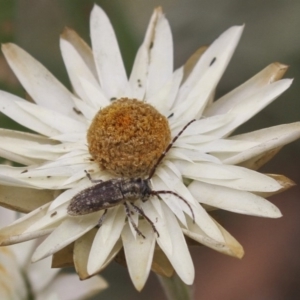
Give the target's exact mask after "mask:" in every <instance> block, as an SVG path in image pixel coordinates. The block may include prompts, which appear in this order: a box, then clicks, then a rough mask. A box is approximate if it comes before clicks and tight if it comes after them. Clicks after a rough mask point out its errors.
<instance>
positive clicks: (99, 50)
mask: <svg viewBox="0 0 300 300" xmlns="http://www.w3.org/2000/svg"><path fill="white" fill-rule="evenodd" d="M90 22H91V23H90V32H91V39H92V48H93V53H94V56H95V62H96V67H97V71H98V76H99V79H100V83H101V87H102V89H103V90H104V92H105V95H106V96H107V97H108V98H109V99H110V98H113V97H116V98H119V97H120V96H122V95H123V94H124V92H125V91H126V89H127V86H128V81H127V76H126V72H125V68H124V64H123V61H122V57H121V54H120V50H119V46H118V42H117V39H116V36H115V33H114V30H113V28H112V25H111V23H110V21H109V19H108V17H107V16H106V14H105V12H104V11H103V10H102V9H101V8H100V7H99V6H97V5H94V8H93V10H92V13H91V18H90Z"/></svg>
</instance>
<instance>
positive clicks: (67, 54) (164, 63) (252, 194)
mask: <svg viewBox="0 0 300 300" xmlns="http://www.w3.org/2000/svg"><path fill="white" fill-rule="evenodd" d="M242 31H243V27H242V26H235V27H231V28H230V29H228V30H227V31H225V32H224V33H223V34H222V35H221V36H220V37H219V38H218V39H217V40H215V41H214V42H213V43H212V44H211V46H209V47H208V48H207V49H204V48H200V50H199V51H198V52H196V53H195V55H194V56H193V57H192V58H191V59H190V60H189V61H188V62H187V63H186V65H185V66H183V67H181V68H179V69H177V70H175V71H174V72H173V45H172V35H171V30H170V27H169V24H168V22H167V20H166V18H165V17H164V15H163V13H162V11H161V9H160V8H157V9H155V11H154V14H153V15H152V18H151V20H150V23H149V26H148V29H147V33H146V36H145V39H144V42H143V43H142V45H141V47H140V48H139V50H138V53H137V56H136V59H135V62H134V65H133V69H132V72H131V75H130V78H129V79H127V76H126V72H125V69H124V65H123V62H122V58H121V55H120V51H119V48H118V44H117V41H116V37H115V34H114V31H113V29H112V26H111V24H110V22H109V20H108V18H107V16H106V15H105V13H104V12H103V11H102V10H101V8H99V7H98V6H95V7H94V9H93V11H92V14H91V40H92V50H91V49H90V48H89V46H88V45H87V44H86V43H85V42H83V41H82V40H81V39H80V37H79V36H78V35H77V34H76V33H75V32H74V31H72V30H70V29H66V30H65V31H64V33H63V34H62V37H61V43H60V45H61V51H62V55H63V59H64V62H65V65H66V68H67V71H68V74H69V77H70V80H71V82H72V86H73V88H74V94H72V93H70V92H69V91H68V90H67V89H66V88H64V87H63V86H62V85H61V84H60V83H59V82H58V81H57V80H56V79H55V78H54V77H53V76H52V75H51V74H50V73H49V72H48V71H47V70H46V69H45V68H44V67H43V66H42V65H40V64H39V63H38V62H37V61H36V60H34V59H33V58H32V57H31V56H30V55H29V54H27V53H26V52H25V51H24V50H22V49H20V48H19V47H18V46H16V45H13V44H6V45H4V46H3V52H4V55H5V57H6V59H7V61H8V63H9V65H10V66H11V68H12V69H13V71H14V73H15V74H16V76H17V77H18V78H19V80H20V82H21V83H22V85H23V86H24V88H25V89H26V91H27V93H28V94H29V95H30V96H31V98H32V99H33V100H34V101H35V104H33V103H29V102H27V101H25V100H23V99H21V98H19V97H17V96H13V95H11V94H8V93H6V92H0V104H1V105H0V110H1V111H2V112H3V113H4V114H6V115H7V116H9V117H10V118H12V119H13V120H15V121H16V122H18V123H20V124H22V125H23V126H25V127H27V128H29V129H31V130H33V131H35V132H37V134H29V133H21V132H15V131H10V130H6V129H2V130H1V145H0V155H1V156H2V157H5V158H7V159H10V160H13V161H15V162H18V163H20V164H23V165H25V166H24V167H9V166H0V182H1V184H2V186H1V189H2V195H1V199H0V200H1V202H2V205H5V206H10V207H11V208H14V209H16V210H20V211H24V212H29V211H31V212H30V213H29V214H28V215H26V216H24V217H23V218H21V219H20V220H18V221H16V222H15V223H14V224H12V225H11V226H8V227H6V228H3V229H2V230H0V242H1V244H2V245H8V244H13V243H17V242H21V241H25V240H28V239H34V238H36V237H39V236H42V235H46V234H50V235H49V236H48V237H46V239H45V240H44V241H43V242H42V243H41V244H40V245H39V246H38V248H37V249H36V251H35V253H34V255H33V260H34V261H37V260H40V259H42V258H45V257H48V256H50V255H53V254H54V261H53V264H62V265H63V264H67V263H71V264H74V265H75V268H76V270H77V272H78V274H79V276H80V278H82V279H84V278H88V277H90V276H91V275H93V274H96V273H98V272H99V271H100V270H102V269H103V268H104V267H105V266H106V265H107V264H108V263H109V262H110V261H111V260H112V259H113V258H114V257H115V256H116V255H117V254H118V253H119V256H118V257H119V258H120V253H122V252H120V250H121V249H122V247H123V249H124V254H125V258H126V264H127V267H128V270H129V273H130V276H131V279H132V281H133V283H134V285H135V287H136V288H137V289H138V290H141V289H142V288H143V286H144V284H145V282H146V280H147V277H148V275H149V272H150V269H151V268H152V269H153V270H154V271H156V272H159V273H160V274H164V275H168V276H170V275H171V274H172V272H173V268H174V270H175V271H176V272H177V274H178V275H179V277H180V278H181V279H182V280H183V281H184V282H185V283H186V284H192V283H193V280H194V266H193V263H192V260H191V256H190V253H189V250H188V247H187V243H186V239H185V237H184V235H186V236H188V237H190V238H192V239H194V240H195V241H197V242H199V243H202V244H204V245H206V246H208V247H211V248H213V249H215V250H217V251H220V252H223V253H225V254H228V255H232V256H236V257H242V256H243V253H244V252H243V248H242V246H241V245H240V244H239V243H238V242H237V241H236V240H235V239H234V238H233V237H232V236H231V235H230V234H229V233H228V232H227V231H226V230H225V229H224V228H223V227H222V226H221V225H220V224H218V223H217V222H216V221H215V220H214V219H213V218H212V217H211V216H210V215H209V214H208V213H207V210H209V209H211V208H212V207H213V208H221V209H225V210H229V211H232V212H237V213H243V214H249V215H255V216H262V217H270V218H277V217H280V216H281V213H280V211H279V210H278V208H276V207H275V206H274V205H273V204H271V203H270V202H268V201H267V200H265V199H264V197H266V196H270V195H272V194H274V193H277V192H280V191H283V190H284V189H287V188H288V187H290V186H292V184H293V183H292V182H291V181H290V180H288V179H287V178H285V177H284V176H276V175H270V174H269V175H266V174H261V173H258V172H256V171H255V170H256V169H257V168H259V167H260V166H261V165H262V164H264V163H265V162H267V161H268V160H269V159H271V158H272V156H273V155H275V154H276V152H278V150H279V149H280V148H281V147H282V146H283V145H285V144H287V143H290V142H291V141H293V140H295V139H297V138H299V136H300V125H299V123H293V124H287V125H280V126H275V127H271V128H267V129H263V130H258V131H255V132H251V133H246V134H240V135H236V136H230V135H231V133H232V132H233V131H234V130H235V129H236V128H237V127H238V126H240V125H241V124H243V123H245V122H246V121H248V120H249V119H250V118H251V117H252V116H254V115H255V114H256V113H258V112H259V111H261V110H262V109H263V108H264V107H265V106H266V105H268V104H269V103H271V102H272V101H273V100H274V99H276V98H277V97H278V96H279V95H280V94H281V93H283V92H284V91H285V90H286V89H287V88H288V87H289V86H290V84H291V82H292V80H290V79H282V80H279V79H280V78H281V77H282V76H283V74H284V73H285V70H286V69H287V67H286V66H284V65H281V64H279V63H274V64H271V65H270V66H268V67H267V68H265V69H264V70H262V71H261V72H260V73H258V74H257V75H256V76H254V77H253V78H251V79H250V80H249V81H247V82H246V83H244V84H243V85H241V86H240V87H238V88H236V89H235V90H233V91H232V92H230V93H228V94H227V95H225V96H223V97H222V98H221V99H218V100H217V101H215V102H213V96H214V91H215V89H216V86H217V84H218V82H219V80H220V78H221V76H222V74H223V73H224V71H225V69H226V67H227V65H228V63H229V61H230V59H231V56H232V54H233V52H234V50H235V48H236V45H237V43H238V41H239V39H240V36H241V34H242ZM121 98H128V99H129V100H130V99H131V100H132V99H137V100H140V101H141V103H143V102H146V103H148V104H151V105H152V106H153V107H154V108H155V109H156V110H157V111H158V112H159V113H160V114H161V115H162V116H164V117H165V118H167V119H168V123H169V128H170V132H171V136H172V137H174V136H176V135H177V133H178V132H179V131H180V130H181V129H182V127H183V126H184V125H185V124H186V123H187V122H188V121H190V120H192V119H194V118H195V119H197V120H196V121H195V122H194V123H193V124H191V125H190V126H189V127H188V128H187V129H186V130H185V131H184V133H183V134H182V136H180V138H179V139H178V140H177V142H176V143H175V144H174V147H173V148H172V149H171V150H170V151H169V152H168V154H167V156H166V157H165V158H164V160H163V161H162V163H161V164H160V165H159V167H158V168H157V170H156V172H155V174H154V176H153V178H152V180H151V182H152V187H153V189H154V190H171V191H174V192H176V193H178V194H179V195H181V196H182V197H183V198H184V199H186V201H188V203H189V204H190V205H191V206H192V209H193V212H194V214H195V224H193V222H192V218H191V211H190V210H189V208H188V207H187V206H186V205H185V203H182V201H180V199H178V198H177V197H175V196H173V195H161V200H159V199H157V198H155V197H152V198H151V199H150V200H149V201H147V202H145V203H142V202H141V201H140V200H138V201H136V202H135V204H136V205H138V206H140V207H141V208H142V209H143V211H144V212H145V214H146V215H147V216H148V217H149V218H150V219H151V220H152V221H153V222H154V225H155V227H156V229H157V230H158V232H159V237H157V236H156V234H154V232H153V230H152V228H151V226H150V225H149V224H148V223H147V222H146V221H145V220H144V219H141V220H139V216H138V214H133V215H132V218H133V219H134V221H135V222H136V223H137V224H138V228H139V230H140V231H141V232H142V233H143V234H144V235H145V236H146V239H143V238H142V237H140V236H138V235H137V233H136V231H135V229H134V228H133V226H132V225H131V223H130V222H127V221H126V215H125V212H124V207H123V205H117V206H115V207H112V208H110V209H109V210H108V213H107V215H106V218H105V220H104V222H103V225H102V226H101V227H100V228H99V229H97V228H95V226H96V225H97V224H98V221H99V218H100V217H101V216H102V214H103V210H101V211H98V212H94V213H91V214H88V215H83V216H78V217H71V216H69V215H68V214H67V207H68V205H69V203H70V200H71V199H72V197H73V196H74V195H76V194H77V193H78V192H80V191H82V190H83V189H84V188H86V187H88V186H90V185H91V182H90V181H89V180H88V178H87V177H86V174H85V170H87V171H88V172H89V173H90V174H91V176H92V178H93V179H102V180H109V179H111V178H114V177H115V176H116V175H112V173H115V174H118V172H119V171H120V170H119V169H118V164H119V162H120V163H121V162H122V161H121V160H119V161H118V159H119V158H120V157H119V156H116V155H113V156H111V157H110V158H107V157H108V156H105V157H104V158H103V157H101V158H100V160H102V159H107V160H110V159H112V160H114V162H113V165H114V168H113V170H110V169H109V168H110V164H109V163H107V164H105V166H104V167H105V168H106V169H107V170H103V168H100V167H99V164H98V163H97V162H96V161H95V160H94V158H93V157H92V155H91V154H90V153H89V150H88V146H87V132H88V130H90V128H89V126H90V124H91V122H92V120H93V118H94V117H95V115H96V114H97V113H98V112H99V110H101V108H104V107H106V106H108V105H110V104H111V103H112V102H113V101H115V100H117V99H121ZM120 111H121V112H122V110H120ZM100 113H101V111H100ZM122 118H124V119H122V120H124V122H123V121H122V126H124V130H125V129H126V130H128V134H129V133H130V134H131V131H135V130H136V129H137V128H136V127H134V126H135V125H134V124H135V120H134V119H132V117H129V116H127V115H126V116H123V117H122ZM145 118H146V119H147V118H148V115H147V114H146V115H145ZM147 120H148V119H147ZM125 121H126V122H125ZM128 124H130V126H128ZM139 124H144V123H143V122H142V123H139ZM155 124H156V123H155ZM108 125H110V124H108ZM125 126H127V127H126V128H125ZM131 126H132V127H131ZM149 128H152V127H151V126H150V127H149ZM121 129H122V127H121ZM143 131H144V135H143V136H142V137H143V138H144V141H147V134H148V132H147V130H144V129H143ZM139 134H140V133H139ZM134 137H135V138H138V137H140V135H139V136H134ZM115 138H119V136H115ZM122 138H123V137H122ZM120 140H122V139H121V137H120ZM166 140H167V138H166ZM122 141H124V140H122ZM130 141H131V140H130ZM100 142H101V141H100ZM106 142H107V141H103V143H106ZM121 144H122V143H121ZM140 144H143V143H140ZM122 145H123V144H122ZM136 147H139V145H138V144H133V146H132V149H133V150H132V151H134V150H135V148H136ZM139 149H140V148H139ZM109 150H110V149H109ZM113 150H115V149H113ZM121 154H123V153H121ZM121 154H120V155H121ZM156 155H157V153H156V154H154V156H153V158H152V159H153V162H152V161H151V160H150V163H152V165H153V163H155V160H157V157H156ZM128 159H130V153H129V154H128ZM140 159H141V162H144V161H143V156H141V158H140ZM99 163H100V162H99ZM133 166H134V164H132V166H130V167H133ZM123 167H124V165H123ZM150 167H151V165H148V167H147V168H150ZM122 170H123V169H122ZM126 170H127V169H125V171H126ZM147 170H148V169H147ZM122 172H123V171H122ZM122 172H121V171H120V172H119V173H121V174H122ZM139 172H140V170H138V171H137V172H136V173H135V172H133V173H131V171H130V172H129V174H135V175H133V176H138V175H136V174H140V173H139ZM118 176H120V175H118ZM127 176H128V174H127ZM143 176H145V174H143ZM183 178H184V179H185V180H187V181H185V183H186V184H187V183H188V184H189V185H188V186H187V185H186V184H184V182H183ZM54 198H55V199H54ZM52 199H54V200H53V202H49V201H50V200H52ZM87 201H88V199H87ZM202 204H203V205H202ZM34 208H36V209H35V210H34ZM67 246H68V247H70V249H71V251H70V252H69V253H72V254H71V255H72V257H71V259H70V261H68V262H66V261H64V260H67V258H66V257H67V256H65V253H64V255H63V256H62V255H61V256H60V254H59V253H62V252H63V251H67V250H66V249H68V247H67ZM121 256H122V255H121ZM68 257H70V255H69V256H68ZM59 261H60V262H59Z"/></svg>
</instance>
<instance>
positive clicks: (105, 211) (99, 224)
mask: <svg viewBox="0 0 300 300" xmlns="http://www.w3.org/2000/svg"><path fill="white" fill-rule="evenodd" d="M106 214H107V209H105V210H104V213H103V215H102V216H101V217H100V219H99V221H98V224H97V226H98V228H100V227H101V226H102V224H103V221H104V219H105V216H106Z"/></svg>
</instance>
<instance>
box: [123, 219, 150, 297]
mask: <svg viewBox="0 0 300 300" xmlns="http://www.w3.org/2000/svg"><path fill="white" fill-rule="evenodd" d="M139 230H140V231H141V232H142V233H143V234H144V235H145V237H146V238H145V239H144V238H143V237H140V236H137V238H134V236H133V235H132V233H131V230H130V228H129V225H128V224H127V225H126V226H125V227H124V230H123V231H122V241H123V247H124V252H125V257H126V263H127V267H128V271H129V274H130V278H131V280H132V282H133V284H134V286H135V288H136V289H137V290H138V291H140V290H142V288H143V287H144V285H145V283H146V281H147V278H148V276H149V272H150V268H151V264H152V259H153V253H154V246H155V237H154V232H153V230H152V228H151V226H149V224H148V223H147V222H146V221H144V220H142V221H141V222H140V224H139Z"/></svg>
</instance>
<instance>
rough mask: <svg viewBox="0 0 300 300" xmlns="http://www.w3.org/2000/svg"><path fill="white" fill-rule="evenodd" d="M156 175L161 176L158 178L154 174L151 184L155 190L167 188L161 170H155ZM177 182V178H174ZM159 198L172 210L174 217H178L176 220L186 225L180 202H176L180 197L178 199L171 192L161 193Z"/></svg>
mask: <svg viewBox="0 0 300 300" xmlns="http://www.w3.org/2000/svg"><path fill="white" fill-rule="evenodd" d="M157 175H158V176H159V175H160V177H161V178H159V177H158V176H155V177H154V178H153V179H152V185H153V189H154V190H155V191H156V190H157V191H161V190H164V191H166V190H169V188H168V186H167V184H166V183H165V176H163V174H162V172H157ZM176 181H177V182H178V180H176ZM159 197H160V198H162V199H163V201H164V202H165V203H166V204H167V206H168V207H169V208H170V209H171V210H172V212H173V213H174V214H175V215H176V217H177V218H178V220H179V221H180V222H181V223H182V224H183V225H186V219H185V215H184V213H183V211H182V209H181V206H180V204H179V203H178V202H179V201H181V200H180V199H178V197H176V196H175V195H172V194H166V195H164V194H161V195H159Z"/></svg>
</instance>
